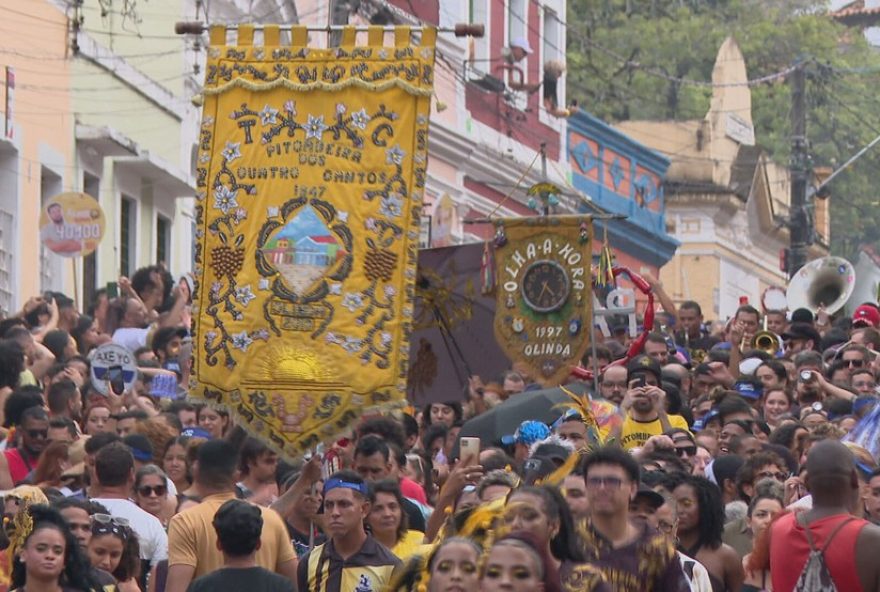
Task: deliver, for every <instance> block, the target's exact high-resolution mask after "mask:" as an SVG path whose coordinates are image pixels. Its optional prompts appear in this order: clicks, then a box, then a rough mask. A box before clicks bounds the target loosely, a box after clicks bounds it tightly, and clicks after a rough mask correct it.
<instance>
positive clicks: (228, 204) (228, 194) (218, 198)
mask: <svg viewBox="0 0 880 592" xmlns="http://www.w3.org/2000/svg"><path fill="white" fill-rule="evenodd" d="M237 193H238V190H237V189H236V190H232V189H229V188H228V187H226V186H225V185H221V186H220V187H218V188H217V189H215V190H214V207H215V208H217V209H218V210H220V211H221V212H223V215H226V214H228V213H229V210H231V209H233V208H237V207H238V202H237V201H236V200H235V195H236V194H237Z"/></svg>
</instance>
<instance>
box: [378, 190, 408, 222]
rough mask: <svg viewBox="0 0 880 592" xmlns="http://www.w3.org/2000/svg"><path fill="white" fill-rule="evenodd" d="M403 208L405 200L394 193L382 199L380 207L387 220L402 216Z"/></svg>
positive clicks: (380, 211)
mask: <svg viewBox="0 0 880 592" xmlns="http://www.w3.org/2000/svg"><path fill="white" fill-rule="evenodd" d="M402 208H403V200H402V199H400V198H399V197H397V195H396V194H394V193H392V194H391V195H388V196H385V197H383V198H382V203H381V204H380V205H379V213H380V214H382V215H383V216H385V217H386V218H397V217H398V216H400V214H401V211H402Z"/></svg>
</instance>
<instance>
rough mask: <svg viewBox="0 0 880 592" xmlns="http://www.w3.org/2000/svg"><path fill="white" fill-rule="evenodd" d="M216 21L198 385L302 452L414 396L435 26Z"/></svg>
mask: <svg viewBox="0 0 880 592" xmlns="http://www.w3.org/2000/svg"><path fill="white" fill-rule="evenodd" d="M412 33H413V32H412V31H411V30H410V29H408V28H398V29H397V30H396V31H395V44H394V47H385V46H384V45H383V38H384V32H383V30H382V29H381V28H379V27H374V28H371V29H370V31H369V32H368V34H367V37H368V44H367V45H366V46H356V45H355V42H356V32H355V30H354V29H353V28H347V29H345V30H344V31H343V33H342V42H341V44H340V47H338V48H332V49H314V48H310V47H307V46H306V45H307V32H306V29H305V28H299V27H297V28H294V29H293V31H292V32H291V34H290V43H289V44H287V45H283V44H282V43H281V31H280V30H279V28H278V27H267V28H266V29H265V30H264V31H263V43H262V44H261V45H259V46H257V45H254V42H253V40H254V29H253V27H251V26H242V27H239V29H238V37H237V43H236V44H235V45H234V46H232V45H227V36H228V34H230V32H228V31H227V30H226V29H225V28H223V27H214V28H212V29H211V47H210V49H209V60H208V65H207V72H206V80H205V91H204V95H205V96H204V110H203V120H202V126H201V139H200V145H199V166H198V187H199V194H198V198H199V203H198V206H197V216H198V219H197V238H198V252H197V261H196V265H197V269H196V271H197V273H196V275H197V290H196V294H197V298H196V307H195V308H196V309H197V310H196V313H197V314H195V317H196V341H195V352H194V372H193V376H194V382H193V384H192V385H191V386H192V394H193V395H194V396H195V397H196V398H202V399H206V400H207V401H209V402H211V403H216V404H222V405H225V406H226V407H227V408H228V409H229V410H230V411H232V413H233V414H234V415H235V416H237V418H238V419H239V421H240V422H241V423H242V424H243V425H244V426H245V427H246V428H247V429H248V430H249V431H250V432H251V433H253V434H254V435H256V436H258V437H260V438H262V439H263V440H265V441H267V442H268V443H269V444H270V445H271V446H272V447H273V448H275V449H276V450H278V451H279V452H281V453H282V454H284V455H286V456H296V455H298V454H300V453H302V452H304V451H306V450H308V449H310V448H313V447H314V446H315V445H316V444H317V443H318V442H321V441H326V440H328V439H329V438H332V437H334V436H336V435H337V434H339V433H341V432H342V431H344V430H346V429H347V428H348V427H349V426H351V424H352V423H353V422H355V421H356V420H358V419H359V418H360V417H361V416H362V415H363V414H364V412H366V411H368V410H370V409H373V408H386V407H391V406H395V405H399V404H401V403H402V402H403V399H404V397H405V392H406V372H407V356H408V348H409V333H410V329H411V326H410V325H411V318H412V312H413V311H412V299H413V282H414V278H415V266H416V253H417V247H418V238H419V215H420V211H421V205H422V193H423V189H424V184H425V175H426V167H427V148H428V115H429V108H430V97H431V94H432V92H433V63H434V44H435V40H436V31H435V30H434V29H424V30H422V31H421V34H420V37H421V38H420V40H419V42H418V43H416V42H415V41H414V40H413V39H412V38H411V37H412Z"/></svg>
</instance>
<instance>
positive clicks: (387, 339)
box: [379, 331, 392, 345]
mask: <svg viewBox="0 0 880 592" xmlns="http://www.w3.org/2000/svg"><path fill="white" fill-rule="evenodd" d="M379 338H380V339H381V340H382V345H388V344H390V343H391V339H392V337H391V333H388V332H387V331H383V332H382V334H381V335H380V336H379Z"/></svg>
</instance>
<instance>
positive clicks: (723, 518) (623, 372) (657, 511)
mask: <svg viewBox="0 0 880 592" xmlns="http://www.w3.org/2000/svg"><path fill="white" fill-rule="evenodd" d="M652 283H653V284H654V289H655V290H656V291H657V292H658V296H660V298H659V300H660V302H662V303H663V306H664V309H665V312H666V314H665V315H663V319H664V320H663V323H662V325H661V323H658V324H657V327H658V330H656V331H655V332H651V333H650V334H649V335H648V338H647V341H646V342H645V345H644V348H643V351H642V352H640V353H639V355H637V356H635V357H633V358H632V359H624V358H625V355H626V352H627V348H628V346H629V344H630V340H631V339H632V336H630V335H629V334H628V333H627V331H626V327H614V330H613V331H612V334H611V335H610V336H609V337H607V338H602V336H601V334H600V333H598V332H597V333H596V339H597V341H601V343H597V344H596V347H595V348H593V349H592V351H591V353H590V354H588V356H587V358H586V359H585V360H584V361H583V362H584V366H585V367H596V368H600V369H601V370H600V372H599V373H598V376H596V380H595V382H594V383H593V382H588V383H581V384H579V385H577V387H578V389H580V391H579V392H581V391H582V392H585V393H587V395H586V396H583V397H578V396H577V395H576V394H573V395H572V397H571V404H570V405H568V407H567V408H559V409H558V410H555V411H554V417H555V419H554V420H553V421H550V422H547V423H544V422H542V421H539V420H537V419H529V420H527V421H524V422H522V423H521V424H519V425H513V426H510V429H509V430H508V431H509V433H507V434H504V435H503V436H499V435H498V434H488V433H487V434H475V435H476V436H477V437H479V438H480V442H479V446H480V450H479V452H478V454H474V455H465V454H464V453H463V452H464V448H463V447H461V446H460V444H461V438H460V437H459V433H460V432H461V430H462V428H463V427H465V424H466V423H467V422H468V421H469V420H470V419H472V418H474V417H476V416H479V415H482V414H492V413H496V412H499V411H500V409H499V410H496V409H495V408H496V407H498V406H499V405H504V402H505V401H507V400H509V399H515V398H526V397H530V396H531V395H530V393H532V392H533V391H535V390H540V389H543V388H544V387H545V386H547V385H540V384H538V383H537V381H536V380H534V377H532V376H530V375H529V372H528V370H525V369H523V368H520V367H518V366H517V367H516V368H515V369H511V370H509V371H507V372H505V373H504V374H503V375H501V376H498V377H482V378H481V377H478V376H473V377H471V379H470V381H469V383H468V385H467V386H466V388H465V389H464V391H463V392H462V393H461V394H460V396H457V394H456V393H450V397H449V400H448V401H445V402H442V403H440V402H434V403H430V404H427V405H425V406H424V407H423V408H419V409H416V408H410V409H408V410H407V411H406V412H401V411H395V412H393V413H391V412H389V413H387V414H384V415H376V416H370V417H365V418H362V419H361V421H360V422H359V423H358V424H357V425H356V426H355V427H354V429H353V430H352V433H351V434H350V435H349V437H347V438H344V439H341V440H338V441H336V442H327V443H325V446H324V447H323V449H322V450H321V451H317V450H316V451H315V453H313V454H311V455H307V457H304V458H301V459H284V460H281V459H279V457H278V455H277V454H276V452H275V451H273V450H272V449H271V448H269V447H268V446H267V445H266V444H265V443H264V442H262V441H260V440H258V439H255V438H252V437H249V436H248V435H247V434H246V433H245V432H244V430H243V429H242V428H241V427H239V426H236V425H235V422H234V419H233V418H232V417H230V415H229V413H228V412H227V411H226V410H224V409H222V408H218V407H214V406H206V405H203V404H199V403H196V402H193V401H190V400H188V399H187V397H186V385H187V384H188V382H189V372H190V358H191V352H192V347H191V335H190V331H189V327H190V316H189V315H190V308H191V296H190V290H189V284H188V283H187V282H186V281H180V282H175V281H174V280H173V278H172V277H171V276H170V275H169V274H168V273H167V272H166V271H165V270H164V269H163V268H161V267H159V266H156V267H150V268H145V269H141V270H138V272H137V273H135V274H134V275H133V276H132V278H131V280H130V281H129V280H127V279H125V278H122V279H121V280H120V282H119V283H118V288H119V294H118V295H116V294H108V293H106V292H99V293H98V294H97V295H96V297H95V299H94V304H93V305H92V306H91V307H90V308H89V310H87V311H84V313H81V312H80V311H79V310H77V307H76V305H75V303H74V302H73V300H72V299H70V298H68V297H66V296H65V295H63V294H59V293H47V294H44V295H42V296H40V297H35V298H31V299H30V300H28V301H27V303H26V304H25V306H24V307H23V309H22V310H21V311H20V312H19V313H18V314H17V315H14V316H10V317H9V318H7V319H4V320H2V321H0V336H2V337H0V413H2V417H0V423H2V426H3V428H4V430H5V434H4V437H3V441H2V444H0V446H2V448H3V454H0V490H3V491H5V496H4V529H2V533H0V543H2V544H0V548H3V551H2V552H0V555H2V556H0V586H2V589H8V590H20V591H27V592H33V591H43V590H47V591H48V590H51V591H57V590H62V591H92V590H94V591H98V590H120V591H123V592H129V591H140V592H162V591H168V592H185V591H187V590H190V591H193V592H207V591H211V592H215V591H216V592H222V591H226V590H230V591H231V590H250V591H253V592H258V591H271V592H275V591H290V590H299V591H300V592H380V591H381V590H394V591H400V592H470V591H472V590H477V589H480V590H483V591H484V592H489V591H492V592H497V591H505V592H508V591H509V592H536V591H537V592H563V591H564V592H590V591H593V590H597V591H606V590H614V591H625V592H629V591H644V590H648V591H651V590H656V591H660V590H670V591H686V590H696V591H705V592H708V591H710V590H711V591H714V592H719V591H723V590H727V591H732V592H736V591H740V590H743V591H758V590H774V591H776V592H783V591H784V592H788V591H790V590H826V589H833V588H828V587H825V588H823V587H821V586H828V585H829V584H830V585H833V586H835V587H836V589H837V590H847V591H850V590H852V591H857V590H880V562H877V561H874V560H873V558H872V550H873V549H874V546H873V545H874V544H876V542H877V541H878V540H880V528H878V527H877V526H876V525H875V524H877V523H880V468H878V463H877V458H876V455H877V453H878V451H877V449H876V448H877V447H876V446H875V445H873V444H871V443H865V442H858V443H856V442H852V441H850V440H851V438H848V437H847V434H850V433H856V432H854V430H856V431H857V430H859V429H860V427H861V426H863V425H864V423H865V422H869V421H875V419H874V417H875V415H876V414H874V413H873V411H874V406H875V405H876V403H877V402H878V397H880V395H878V391H877V383H876V380H877V376H878V371H880V356H878V355H877V352H880V332H878V328H880V309H878V307H877V306H876V305H874V304H864V305H862V306H860V307H859V308H858V309H857V310H856V311H855V314H854V315H853V316H852V317H846V316H843V315H840V316H839V318H837V319H832V318H829V317H828V315H827V314H825V313H824V312H822V311H820V313H819V314H818V315H813V314H812V313H811V312H810V311H807V310H796V311H791V312H788V311H766V312H764V313H762V312H761V311H759V310H757V309H755V308H753V307H751V306H749V305H748V304H743V306H741V307H740V308H739V309H738V310H737V311H736V314H735V315H734V316H733V317H732V318H731V319H729V320H728V321H726V322H724V323H706V322H704V319H703V315H702V312H701V310H700V307H699V305H698V304H696V303H695V302H684V303H682V304H681V305H679V306H678V307H676V306H675V305H674V304H672V303H671V301H670V300H669V299H668V298H666V297H665V295H664V294H663V293H662V286H661V285H659V283H658V282H656V281H654V282H652ZM765 326H766V328H767V330H768V331H769V333H765V334H764V337H767V336H768V335H771V334H775V335H778V345H779V351H775V341H774V340H770V341H767V340H762V339H756V336H757V334H758V333H759V332H761V331H762V329H763V328H764V327H765ZM110 342H113V343H116V344H118V345H120V346H122V347H125V348H128V349H129V350H130V351H131V353H132V355H133V357H134V358H135V359H136V360H137V364H138V370H139V371H138V376H137V379H136V380H135V382H134V386H133V387H132V388H130V389H126V390H125V391H124V392H121V393H119V392H116V390H115V389H114V388H109V389H106V390H107V393H106V394H102V393H101V392H99V390H97V389H96V388H95V387H94V384H93V380H92V373H91V371H90V358H89V354H90V352H91V351H92V350H93V349H95V348H97V347H99V346H101V345H102V344H105V343H110ZM768 343H769V344H770V346H768V345H767V344H768ZM472 365H473V366H474V367H477V368H478V365H477V364H476V363H474V364H472ZM569 387H570V388H571V390H578V389H575V385H573V384H569V385H566V390H567V391H568V390H569ZM557 411H558V413H557ZM465 430H466V431H467V428H465ZM469 450H472V449H471V448H469ZM832 542H833V544H832Z"/></svg>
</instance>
